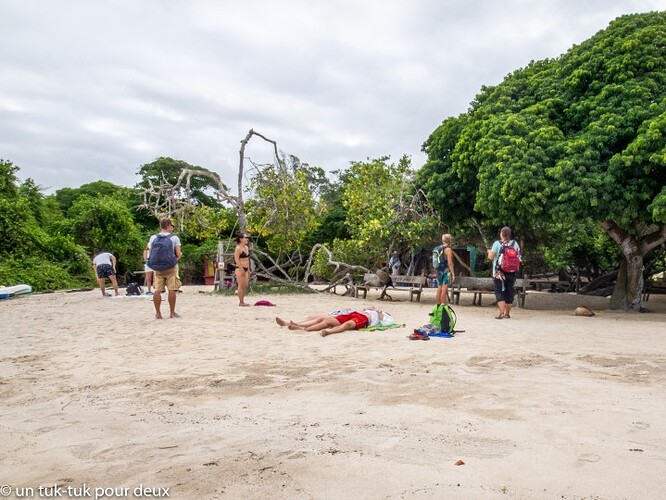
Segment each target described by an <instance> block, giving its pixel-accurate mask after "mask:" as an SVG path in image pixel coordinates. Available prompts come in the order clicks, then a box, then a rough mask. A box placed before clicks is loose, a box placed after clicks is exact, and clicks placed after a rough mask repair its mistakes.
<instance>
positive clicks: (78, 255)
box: [0, 162, 93, 291]
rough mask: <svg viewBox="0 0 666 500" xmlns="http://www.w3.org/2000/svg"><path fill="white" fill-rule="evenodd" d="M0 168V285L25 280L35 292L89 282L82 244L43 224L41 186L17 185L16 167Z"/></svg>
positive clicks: (6, 164)
mask: <svg viewBox="0 0 666 500" xmlns="http://www.w3.org/2000/svg"><path fill="white" fill-rule="evenodd" d="M0 169H1V171H0V186H2V195H1V196H0V284H3V285H16V284H20V283H25V284H28V285H31V286H32V287H33V289H34V290H36V291H39V290H45V289H55V288H72V287H77V286H82V285H89V284H91V283H92V282H93V281H92V280H93V273H92V268H91V266H90V263H89V261H88V257H87V255H86V254H85V251H84V250H83V248H82V247H80V246H78V245H76V244H75V243H74V240H73V239H72V238H69V237H66V236H63V235H62V234H59V233H57V232H54V233H50V232H47V231H46V230H45V229H44V224H41V222H42V221H43V220H44V219H45V218H46V214H47V213H48V210H46V206H47V203H45V201H44V197H43V195H42V194H41V191H40V188H39V187H38V186H37V185H36V184H35V183H34V182H33V181H32V180H30V179H28V180H27V181H25V182H24V183H23V184H21V186H17V185H16V184H17V178H16V175H15V173H16V171H17V170H18V169H17V168H16V167H14V166H13V165H11V163H9V162H0Z"/></svg>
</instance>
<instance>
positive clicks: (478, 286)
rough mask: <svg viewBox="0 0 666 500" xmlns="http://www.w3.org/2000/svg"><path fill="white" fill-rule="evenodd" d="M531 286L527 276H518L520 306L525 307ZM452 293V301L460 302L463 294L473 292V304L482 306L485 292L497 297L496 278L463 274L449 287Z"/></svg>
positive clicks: (516, 289) (516, 293)
mask: <svg viewBox="0 0 666 500" xmlns="http://www.w3.org/2000/svg"><path fill="white" fill-rule="evenodd" d="M529 287H530V280H528V279H526V278H516V285H515V287H514V290H515V298H516V299H517V305H518V307H525V297H526V296H527V291H528V289H529ZM449 293H450V294H451V303H453V304H460V295H461V294H471V295H473V297H472V305H474V306H480V305H481V299H482V297H483V295H484V294H489V295H491V296H492V297H493V299H494V298H495V280H493V279H492V278H477V277H474V276H461V277H460V278H458V279H457V280H456V281H455V282H454V283H453V285H451V286H450V287H449Z"/></svg>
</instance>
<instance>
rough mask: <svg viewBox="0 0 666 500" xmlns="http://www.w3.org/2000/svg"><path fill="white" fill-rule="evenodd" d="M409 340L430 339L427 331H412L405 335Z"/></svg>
mask: <svg viewBox="0 0 666 500" xmlns="http://www.w3.org/2000/svg"><path fill="white" fill-rule="evenodd" d="M407 338H408V339H409V340H430V335H428V334H427V333H419V332H414V333H412V334H410V335H409V337H407Z"/></svg>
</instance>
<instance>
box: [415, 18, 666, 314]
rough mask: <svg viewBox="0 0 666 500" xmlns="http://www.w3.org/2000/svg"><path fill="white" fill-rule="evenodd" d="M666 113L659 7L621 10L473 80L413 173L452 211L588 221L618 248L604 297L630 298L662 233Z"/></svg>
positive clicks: (521, 219)
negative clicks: (562, 45) (490, 78)
mask: <svg viewBox="0 0 666 500" xmlns="http://www.w3.org/2000/svg"><path fill="white" fill-rule="evenodd" d="M665 123H666V13H664V12H658V13H657V12H655V13H649V14H636V15H629V16H623V17H621V18H618V19H617V20H615V21H613V22H612V23H611V24H610V25H609V27H608V28H607V29H606V30H603V31H600V32H599V33H597V34H596V35H594V36H593V37H592V38H590V39H589V40H587V41H585V42H584V43H582V44H580V45H578V46H574V47H573V48H572V49H571V50H569V51H568V52H567V53H566V54H564V55H562V56H561V57H559V58H557V59H553V60H546V61H540V62H533V63H531V64H530V65H528V66H527V67H526V68H524V69H521V70H518V71H516V72H514V73H513V74H511V75H509V76H508V77H507V78H506V79H505V80H504V81H503V82H502V83H501V84H499V85H497V86H496V87H488V88H483V89H482V92H481V93H480V94H479V95H478V96H477V98H476V100H475V101H474V102H473V103H472V106H471V108H470V110H469V111H468V112H467V113H465V114H464V115H461V116H459V117H457V118H453V119H449V120H448V121H445V122H444V123H443V124H442V126H440V127H439V128H438V129H437V130H436V131H435V132H433V134H432V135H431V137H430V138H429V139H428V141H426V143H425V145H424V149H425V151H426V152H427V153H428V162H427V163H426V165H425V166H424V171H423V172H422V174H421V176H422V178H424V179H427V178H433V179H435V180H433V181H432V182H431V183H430V185H428V186H427V187H428V191H429V193H431V194H430V196H431V197H434V196H439V198H438V199H440V200H441V201H442V203H443V205H442V206H441V207H440V208H442V209H443V210H447V209H449V208H450V209H452V210H457V212H453V213H455V214H457V216H458V217H468V218H469V217H473V216H475V215H480V216H482V217H483V218H484V219H485V221H486V222H488V223H491V224H495V225H501V224H511V225H514V226H515V227H517V228H518V229H519V230H522V231H524V232H530V231H532V230H534V228H537V227H543V226H544V225H545V224H548V223H555V222H557V223H566V222H567V221H570V222H574V221H579V220H581V219H586V218H590V219H591V220H594V221H596V222H597V223H598V224H599V225H600V227H601V228H602V229H603V230H604V231H605V232H606V234H607V235H608V236H609V237H610V238H612V240H613V241H614V242H615V243H616V244H617V245H618V247H619V249H620V250H621V252H622V255H623V261H622V265H621V273H620V276H619V278H618V282H617V286H616V289H615V292H614V294H613V298H612V300H611V307H613V308H629V307H632V308H634V309H639V308H640V307H641V304H640V297H641V288H642V269H643V262H644V259H645V258H646V256H647V255H649V254H650V252H652V251H654V250H655V248H657V247H658V246H659V245H661V244H663V243H664V242H666V213H665V210H664V207H665V206H666V188H665V187H664V186H665V185H666V154H665V152H666V150H665V149H664V148H665V144H666V131H665V129H664V124H665ZM436 176H439V179H440V182H443V181H445V180H451V181H452V183H453V184H454V185H455V186H457V187H459V188H460V189H461V190H462V192H463V193H464V196H466V197H469V199H471V200H473V202H474V204H473V206H470V205H469V203H462V204H460V203H458V202H457V201H459V198H460V195H459V196H458V200H456V197H451V198H447V197H446V196H445V194H446V192H447V190H448V191H450V190H451V186H444V185H442V184H439V183H438V181H437V180H436Z"/></svg>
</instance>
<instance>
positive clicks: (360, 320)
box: [335, 312, 368, 330]
mask: <svg viewBox="0 0 666 500" xmlns="http://www.w3.org/2000/svg"><path fill="white" fill-rule="evenodd" d="M335 319H337V320H338V321H339V322H340V324H343V323H346V322H347V321H349V320H352V321H353V322H354V323H356V329H357V330H360V329H361V328H365V327H366V326H368V317H367V316H366V315H365V314H363V313H360V312H352V313H349V314H341V315H340V316H335Z"/></svg>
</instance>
